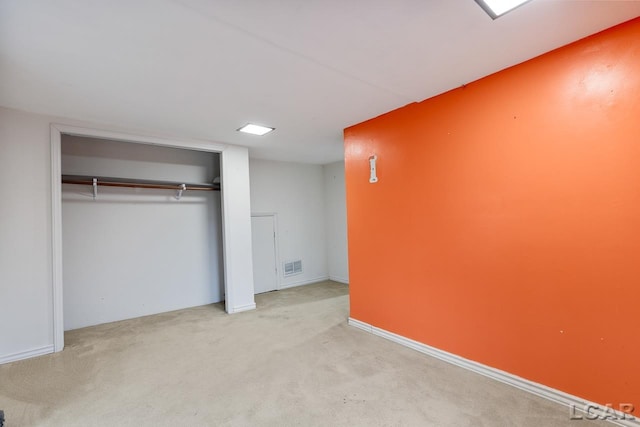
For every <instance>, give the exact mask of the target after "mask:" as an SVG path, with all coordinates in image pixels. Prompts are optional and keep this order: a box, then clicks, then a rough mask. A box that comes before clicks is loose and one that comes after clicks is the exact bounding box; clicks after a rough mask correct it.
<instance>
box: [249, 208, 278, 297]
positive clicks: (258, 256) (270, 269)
mask: <svg viewBox="0 0 640 427" xmlns="http://www.w3.org/2000/svg"><path fill="white" fill-rule="evenodd" d="M251 243H252V255H253V284H254V292H255V293H256V294H261V293H264V292H271V291H275V290H277V289H278V264H277V259H278V257H277V254H276V252H277V244H276V216H275V214H253V215H251Z"/></svg>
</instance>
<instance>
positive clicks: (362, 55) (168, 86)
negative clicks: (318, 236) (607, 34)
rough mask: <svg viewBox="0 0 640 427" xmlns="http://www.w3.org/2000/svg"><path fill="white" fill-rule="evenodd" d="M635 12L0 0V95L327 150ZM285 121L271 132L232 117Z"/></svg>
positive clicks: (227, 0) (241, 139)
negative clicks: (362, 127)
mask: <svg viewBox="0 0 640 427" xmlns="http://www.w3.org/2000/svg"><path fill="white" fill-rule="evenodd" d="M639 15H640V1H606V0H605V1H572V0H533V1H532V2H530V3H528V4H526V5H524V6H522V7H520V8H519V9H517V10H515V11H513V12H511V13H508V14H507V15H505V16H503V17H501V18H498V19H497V20H495V21H493V20H491V19H490V18H489V17H488V16H487V15H486V14H485V12H484V11H483V10H482V9H481V8H480V7H479V6H478V5H477V4H476V3H475V2H474V1H473V0H438V1H436V0H245V1H239V0H56V1H51V0H0V105H2V106H5V107H11V108H17V109H20V110H25V111H32V112H37V113H45V114H50V115H56V116H62V117H68V118H74V119H80V120H86V121H91V122H97V123H103V124H105V125H117V126H120V127H126V128H131V129H136V130H141V131H151V132H154V133H156V134H157V133H160V134H166V135H171V136H179V137H188V138H199V139H207V140H213V141H219V142H225V143H231V144H239V145H245V146H248V147H250V149H251V151H250V152H251V155H252V156H253V157H259V158H268V159H277V160H291V161H301V162H309V163H328V162H332V161H336V160H340V159H341V158H342V130H343V129H344V128H345V127H347V126H350V125H352V124H355V123H358V122H361V121H363V120H366V119H369V118H371V117H375V116H377V115H380V114H383V113H385V112H387V111H390V110H393V109H395V108H398V107H401V106H403V105H405V104H408V103H411V102H415V101H420V100H423V99H426V98H429V97H431V96H434V95H437V94H439V93H442V92H445V91H447V90H450V89H452V88H455V87H458V86H461V85H462V84H465V83H469V82H471V81H473V80H477V79H478V78H480V77H483V76H486V75H488V74H491V73H493V72H495V71H498V70H501V69H503V68H506V67H508V66H511V65H514V64H517V63H519V62H522V61H524V60H526V59H529V58H532V57H534V56H537V55H539V54H541V53H544V52H547V51H549V50H551V49H554V48H556V47H559V46H562V45H565V44H567V43H569V42H572V41H574V40H577V39H580V38H582V37H585V36H587V35H589V34H592V33H594V32H597V31H599V30H602V29H605V28H608V27H610V26H612V25H615V24H617V23H620V22H624V21H626V20H629V19H632V18H635V17H637V16H639ZM247 122H255V123H258V124H264V125H267V126H273V127H276V130H275V131H274V132H272V133H271V134H268V135H266V136H263V137H256V136H252V135H244V134H241V133H238V132H236V129H237V128H239V127H240V126H242V125H244V124H245V123H247Z"/></svg>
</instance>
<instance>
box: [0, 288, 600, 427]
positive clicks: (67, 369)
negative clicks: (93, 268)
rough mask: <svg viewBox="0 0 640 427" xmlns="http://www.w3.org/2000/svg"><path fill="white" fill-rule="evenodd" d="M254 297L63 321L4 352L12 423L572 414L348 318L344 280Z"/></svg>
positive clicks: (520, 421) (496, 422)
mask: <svg viewBox="0 0 640 427" xmlns="http://www.w3.org/2000/svg"><path fill="white" fill-rule="evenodd" d="M256 303H257V305H258V309H257V310H255V311H250V312H245V313H239V314H234V315H227V314H226V313H225V312H224V310H223V306H222V305H221V304H212V305H208V306H202V307H196V308H190V309H185V310H179V311H174V312H170V313H163V314H158V315H154V316H147V317H142V318H138V319H132V320H125V321H121V322H114V323H109V324H104V325H99V326H93V327H89V328H83V329H78V330H75V331H70V332H67V333H66V334H65V342H66V347H65V349H64V351H62V352H60V353H56V354H52V355H47V356H41V357H37V358H34V359H30V360H24V361H20V362H15V363H10V364H5V365H2V366H0V409H3V410H4V411H5V418H6V424H5V427H18V426H20V427H22V426H82V427H91V426H473V427H480V426H532V427H534V426H535V427H541V426H574V427H575V426H576V422H575V421H573V422H572V421H570V412H569V409H568V408H566V407H564V406H561V405H557V404H554V403H552V402H549V401H546V400H544V399H542V398H539V397H536V396H533V395H531V394H529V393H526V392H524V391H521V390H519V389H516V388H513V387H510V386H507V385H504V384H502V383H499V382H496V381H493V380H491V379H488V378H485V377H483V376H481V375H477V374H474V373H472V372H469V371H466V370H464V369H462V368H458V367H456V366H452V365H449V364H447V363H445V362H442V361H440V360H437V359H434V358H431V357H429V356H426V355H423V354H421V353H418V352H416V351H413V350H410V349H407V348H405V347H402V346H400V345H397V344H395V343H392V342H389V341H386V340H384V339H382V338H379V337H376V336H373V335H371V334H368V333H366V332H363V331H361V330H358V329H356V328H354V327H351V326H348V325H347V318H348V314H349V296H348V287H347V286H345V285H341V284H338V283H335V282H322V283H318V284H313V285H308V286H302V287H299V288H292V289H287V290H283V291H278V292H271V293H266V294H262V295H257V296H256ZM578 424H588V425H589V427H596V426H600V425H610V424H603V423H600V422H594V421H589V422H583V423H578Z"/></svg>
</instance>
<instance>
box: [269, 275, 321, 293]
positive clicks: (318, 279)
mask: <svg viewBox="0 0 640 427" xmlns="http://www.w3.org/2000/svg"><path fill="white" fill-rule="evenodd" d="M325 280H329V276H321V277H314V278H313V279H308V280H300V281H298V282H292V283H287V284H286V285H280V286H279V287H278V290H282V289H288V288H295V287H296V286H303V285H311V284H312V283H318V282H324V281H325Z"/></svg>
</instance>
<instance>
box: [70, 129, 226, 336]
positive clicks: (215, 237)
mask: <svg viewBox="0 0 640 427" xmlns="http://www.w3.org/2000/svg"><path fill="white" fill-rule="evenodd" d="M61 153H62V176H61V177H60V178H61V182H62V246H63V248H62V249H63V252H62V253H63V305H64V330H65V331H67V330H72V329H77V328H82V327H85V326H92V325H97V324H101V323H107V322H113V321H117V320H123V319H130V318H134V317H140V316H145V315H150V314H156V313H162V312H167V311H172V310H178V309H182V308H187V307H193V306H200V305H206V304H211V303H214V302H219V301H222V300H223V299H224V284H223V283H224V281H223V262H222V214H221V199H220V191H219V190H220V178H219V176H220V155H219V154H218V153H212V152H204V151H196V150H188V149H178V148H170V147H164V146H155V145H145V144H139V143H128V142H122V141H112V140H104V139H96V138H87V137H79V136H71V135H63V137H62V144H61ZM216 309H217V308H216Z"/></svg>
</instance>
